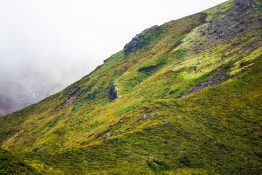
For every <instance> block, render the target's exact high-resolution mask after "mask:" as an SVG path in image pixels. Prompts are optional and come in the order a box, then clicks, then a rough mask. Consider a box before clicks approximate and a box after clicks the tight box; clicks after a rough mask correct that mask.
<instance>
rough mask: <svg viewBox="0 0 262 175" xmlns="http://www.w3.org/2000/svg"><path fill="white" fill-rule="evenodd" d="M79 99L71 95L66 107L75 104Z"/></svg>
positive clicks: (65, 103)
mask: <svg viewBox="0 0 262 175" xmlns="http://www.w3.org/2000/svg"><path fill="white" fill-rule="evenodd" d="M76 99H77V96H76V95H71V96H70V97H69V98H68V99H67V100H65V102H64V106H67V105H71V104H73V103H74V102H75V101H76Z"/></svg>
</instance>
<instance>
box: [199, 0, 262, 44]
mask: <svg viewBox="0 0 262 175" xmlns="http://www.w3.org/2000/svg"><path fill="white" fill-rule="evenodd" d="M258 9H259V6H258V4H257V3H256V1H255V0H235V1H234V6H233V7H232V8H231V9H229V10H228V11H227V12H226V14H225V15H224V16H222V17H217V18H215V19H213V20H211V21H209V23H208V26H207V28H205V29H200V30H199V31H198V32H199V33H200V35H203V36H211V37H213V38H214V39H217V40H223V39H230V38H232V37H234V36H236V35H239V34H241V33H243V32H245V31H247V30H250V29H258V28H261V24H262V16H261V13H259V12H258ZM258 21H260V22H258Z"/></svg>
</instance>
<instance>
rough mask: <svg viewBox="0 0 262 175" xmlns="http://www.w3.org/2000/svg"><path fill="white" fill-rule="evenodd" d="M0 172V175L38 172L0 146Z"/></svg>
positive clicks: (26, 174)
mask: <svg viewBox="0 0 262 175" xmlns="http://www.w3.org/2000/svg"><path fill="white" fill-rule="evenodd" d="M0 174H1V175H13V174H25V175H31V174H32V175H33V174H38V173H36V171H35V170H34V169H33V168H32V167H31V166H29V165H27V164H26V163H25V162H24V161H22V160H21V159H19V158H17V157H16V156H14V155H13V154H11V153H10V152H8V151H6V150H4V149H2V148H0Z"/></svg>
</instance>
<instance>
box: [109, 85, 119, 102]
mask: <svg viewBox="0 0 262 175" xmlns="http://www.w3.org/2000/svg"><path fill="white" fill-rule="evenodd" d="M117 97H118V96H117V91H116V86H115V84H114V83H112V84H111V85H110V86H109V99H110V100H115V99H116V98H117Z"/></svg>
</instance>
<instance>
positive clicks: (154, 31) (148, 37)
mask: <svg viewBox="0 0 262 175" xmlns="http://www.w3.org/2000/svg"><path fill="white" fill-rule="evenodd" d="M161 33H162V28H161V27H160V26H153V27H151V28H149V29H147V30H145V31H143V32H142V33H140V34H138V35H136V36H135V37H134V38H133V39H132V40H131V41H130V42H129V43H127V44H126V45H125V47H124V52H125V54H126V55H128V54H130V53H132V52H135V51H137V50H139V49H141V48H142V47H144V46H145V45H147V44H149V43H150V42H151V41H153V40H154V39H156V38H157V37H158V36H159V35H160V34H161Z"/></svg>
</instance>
